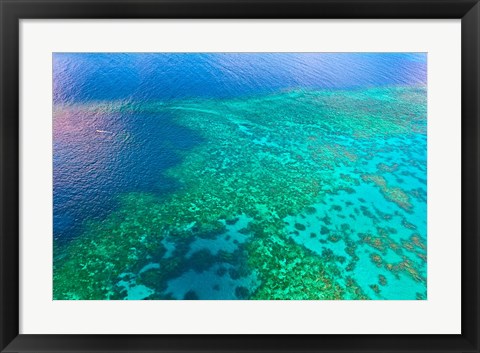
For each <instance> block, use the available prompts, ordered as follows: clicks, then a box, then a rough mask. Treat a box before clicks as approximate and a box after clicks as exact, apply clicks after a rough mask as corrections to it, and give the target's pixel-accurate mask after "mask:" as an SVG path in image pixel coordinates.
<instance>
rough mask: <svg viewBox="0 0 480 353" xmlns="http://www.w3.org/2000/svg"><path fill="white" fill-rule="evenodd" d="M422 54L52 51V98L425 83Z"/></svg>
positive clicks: (136, 97)
mask: <svg viewBox="0 0 480 353" xmlns="http://www.w3.org/2000/svg"><path fill="white" fill-rule="evenodd" d="M425 61H426V54H421V53H419V54H411V53H409V54H404V53H388V54H384V53H383V54H382V53H370V54H366V53H348V54H346V53H322V54H318V53H311V54H305V53H302V54H296V53H284V54H279V53H274V54H271V53H255V54H248V53H247V54H245V53H225V54H218V53H215V54H210V53H198V54H197V53H192V54H188V55H185V54H182V53H172V54H169V53H164V54H158V53H83V54H78V53H56V54H54V56H53V74H54V102H55V103H62V102H88V101H95V100H119V99H121V100H125V99H133V100H139V101H148V100H157V99H159V100H165V99H172V98H177V99H178V98H184V97H185V98H192V97H214V98H219V97H238V96H241V95H255V94H261V93H268V92H275V91H278V90H281V89H292V88H297V87H302V88H353V87H361V88H365V87H378V86H386V85H390V86H391V85H412V84H425V83H426V75H427V73H426V65H425Z"/></svg>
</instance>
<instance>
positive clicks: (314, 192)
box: [53, 53, 427, 299]
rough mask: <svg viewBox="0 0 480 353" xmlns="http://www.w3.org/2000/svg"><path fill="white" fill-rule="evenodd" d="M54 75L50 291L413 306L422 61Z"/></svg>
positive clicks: (334, 59)
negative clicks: (402, 302)
mask: <svg viewBox="0 0 480 353" xmlns="http://www.w3.org/2000/svg"><path fill="white" fill-rule="evenodd" d="M53 70H54V71H53V75H54V85H53V87H54V92H53V97H54V102H53V104H54V114H53V164H54V166H53V167H54V175H53V179H54V180H53V182H54V189H53V196H54V220H53V221H54V234H53V237H54V259H53V267H54V288H53V295H54V299H426V297H427V286H426V280H427V278H426V273H427V271H426V269H427V251H426V248H427V232H426V209H427V193H426V183H427V180H426V177H427V174H426V172H427V166H426V158H427V149H426V146H427V134H426V132H427V130H426V128H427V86H426V71H427V65H426V54H414V53H291V54H290V53H208V54H207V53H198V54H195V53H188V54H187V53H185V54H181V53H178V54H171V53H170V54H166V53H116V54H113V53H108V54H107V53H105V54H103V53H102V54H98V53H96V54H88V53H56V54H54V56H53Z"/></svg>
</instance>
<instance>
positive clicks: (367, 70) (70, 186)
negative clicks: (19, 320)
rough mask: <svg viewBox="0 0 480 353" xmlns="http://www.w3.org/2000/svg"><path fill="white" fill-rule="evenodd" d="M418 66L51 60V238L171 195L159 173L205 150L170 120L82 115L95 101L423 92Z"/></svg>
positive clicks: (293, 59)
mask: <svg viewBox="0 0 480 353" xmlns="http://www.w3.org/2000/svg"><path fill="white" fill-rule="evenodd" d="M425 61H426V54H394V53H393V54H374V53H372V54H354V53H352V54H340V53H339V54H334V53H332V54H288V53H286V54H268V53H265V54H258V53H257V54H248V53H247V54H188V55H185V54H161V53H159V54H154V53H151V54H145V53H118V54H116V53H115V54H114V53H55V54H54V55H53V77H54V80H53V88H54V92H53V93H54V94H53V96H54V106H55V110H56V113H55V116H54V141H53V149H54V156H53V164H54V177H53V180H54V236H55V239H67V238H71V237H73V236H75V235H77V234H79V232H80V231H81V229H82V227H83V225H84V222H85V220H92V219H102V218H103V217H105V216H106V215H107V214H108V213H109V212H110V211H111V210H112V209H113V208H114V207H115V204H116V200H117V196H118V195H121V194H122V193H126V192H131V191H147V192H151V193H154V194H158V195H162V194H163V193H165V192H167V191H172V190H174V189H175V187H176V184H175V183H174V181H172V180H169V179H168V178H166V177H165V176H164V175H163V172H164V171H165V170H166V169H167V168H169V167H172V166H173V165H175V164H177V163H179V162H180V161H181V158H182V151H185V150H188V149H190V148H192V147H194V146H196V145H198V144H200V143H202V139H201V137H200V136H199V135H198V134H197V133H195V132H194V131H191V130H188V129H186V128H184V127H181V126H178V125H176V124H175V123H174V122H173V121H172V118H171V117H170V116H168V115H165V114H145V113H141V114H137V113H131V112H124V113H120V112H115V113H112V112H109V111H108V110H105V111H98V110H96V111H92V110H89V107H92V106H95V105H96V104H98V102H103V101H110V102H112V101H126V100H127V101H134V102H143V103H144V102H149V101H162V102H165V101H169V100H172V99H181V98H192V97H199V98H231V97H241V96H252V95H259V94H268V93H273V92H278V91H281V90H290V89H297V88H299V87H301V88H304V89H309V88H311V89H319V88H320V89H350V88H366V87H379V86H395V85H415V84H425V83H426V65H425ZM72 104H73V105H72ZM65 105H69V107H68V108H65V109H63V108H62V107H63V106H65ZM62 109H63V110H62ZM58 111H60V112H58Z"/></svg>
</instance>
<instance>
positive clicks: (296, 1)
mask: <svg viewBox="0 0 480 353" xmlns="http://www.w3.org/2000/svg"><path fill="white" fill-rule="evenodd" d="M0 12H1V20H0V21H1V31H2V33H1V42H0V45H1V47H0V50H1V94H0V107H1V118H0V122H1V125H0V126H1V132H0V136H1V145H0V151H1V152H0V153H1V160H0V163H1V164H0V180H1V191H0V193H1V194H0V200H1V203H0V207H1V212H0V227H1V228H0V229H1V238H0V240H1V243H0V251H1V262H0V265H1V269H0V276H1V277H0V350H1V352H9V353H10V352H200V351H202V352H217V353H218V352H245V351H248V352H274V351H278V352H340V351H341V352H479V326H478V324H479V311H478V304H479V283H480V282H479V257H480V256H479V255H480V252H479V241H478V218H479V217H478V216H479V215H478V202H479V197H478V196H479V195H478V182H479V179H478V178H479V173H478V169H479V160H478V158H479V143H478V142H479V99H480V95H479V93H480V92H479V84H480V80H479V78H480V77H479V63H480V62H479V56H480V51H479V50H480V38H479V34H480V33H479V30H480V27H479V26H480V21H479V17H480V5H479V3H478V1H477V0H244V1H240V0H198V1H193V0H138V1H136V0H98V1H91V0H0ZM24 18H28V19H32V18H38V19H58V18H62V19H76V18H90V19H110V18H121V19H125V18H140V19H151V18H224V19H233V18H265V19H274V18H299V19H306V18H343V19H345V18H347V19H352V18H370V19H377V18H378V19H380V18H381V19H397V18H412V19H413V18H423V19H433V18H442V19H443V18H456V19H461V30H462V34H461V56H462V59H461V65H462V68H461V79H462V85H461V87H462V98H461V104H462V108H461V115H462V122H461V126H462V133H461V137H462V156H461V162H462V167H461V168H462V169H461V173H462V177H461V181H462V194H461V197H462V217H461V222H462V234H461V237H462V246H461V251H462V260H461V261H462V263H461V265H462V277H461V278H462V287H461V291H462V295H461V300H462V312H461V315H462V320H461V325H462V333H461V334H460V335H24V334H19V243H18V242H19V20H20V19H24ZM92 320H94V318H92Z"/></svg>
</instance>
